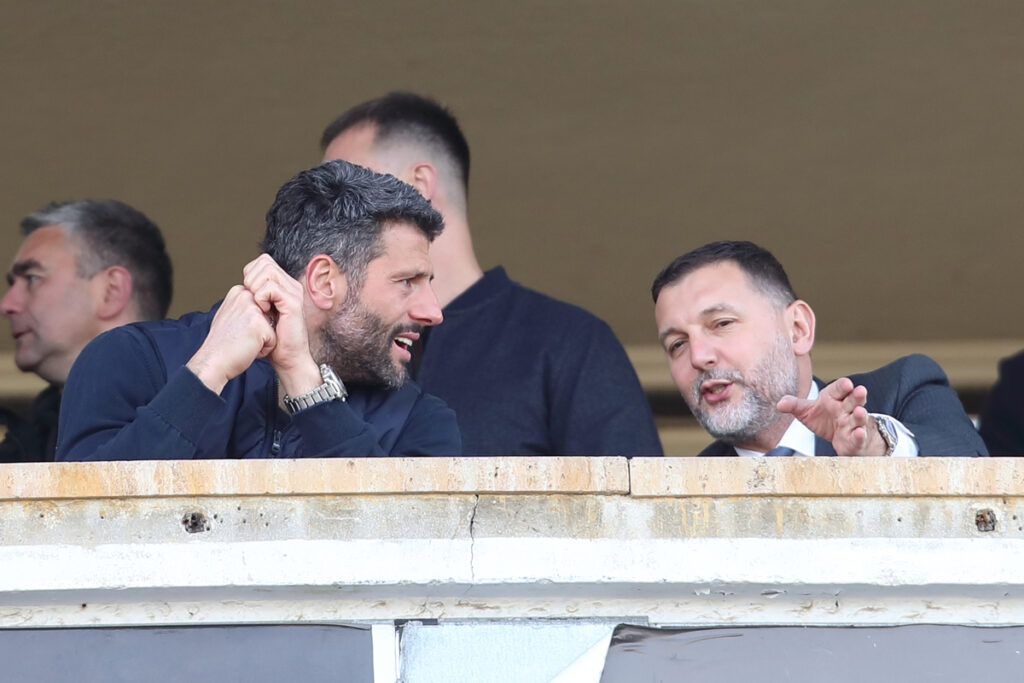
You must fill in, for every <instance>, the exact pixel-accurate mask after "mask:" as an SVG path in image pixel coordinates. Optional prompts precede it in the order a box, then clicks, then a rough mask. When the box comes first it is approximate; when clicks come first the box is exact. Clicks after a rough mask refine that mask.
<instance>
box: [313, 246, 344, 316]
mask: <svg viewBox="0 0 1024 683" xmlns="http://www.w3.org/2000/svg"><path fill="white" fill-rule="evenodd" d="M303 285H304V286H305V288H306V293H307V294H308V295H309V299H310V301H312V302H313V305H314V306H316V307H317V308H319V309H321V310H324V311H329V310H331V309H332V308H334V307H335V306H336V305H338V304H340V303H341V302H342V301H344V300H345V294H346V293H347V292H348V279H347V278H346V277H345V275H344V274H343V273H342V272H341V269H339V268H338V264H337V263H335V262H334V259H332V258H331V257H330V256H328V255H327V254H317V255H316V256H314V257H313V258H311V259H310V260H309V263H307V264H306V271H305V273H304V280H303Z"/></svg>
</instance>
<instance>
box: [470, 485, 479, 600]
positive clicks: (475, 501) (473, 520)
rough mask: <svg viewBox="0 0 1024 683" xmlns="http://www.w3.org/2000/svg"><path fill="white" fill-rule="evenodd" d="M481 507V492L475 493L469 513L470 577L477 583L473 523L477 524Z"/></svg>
mask: <svg viewBox="0 0 1024 683" xmlns="http://www.w3.org/2000/svg"><path fill="white" fill-rule="evenodd" d="M479 507H480V494H479V493H475V494H473V510H472V512H470V513H469V578H470V581H471V582H472V583H476V563H475V560H476V536H475V535H474V533H475V530H474V528H473V525H474V524H476V511H477V508H479Z"/></svg>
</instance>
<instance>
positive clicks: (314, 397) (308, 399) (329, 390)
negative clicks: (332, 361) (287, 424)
mask: <svg viewBox="0 0 1024 683" xmlns="http://www.w3.org/2000/svg"><path fill="white" fill-rule="evenodd" d="M319 370H320V378H321V380H322V381H321V384H320V385H319V386H317V387H315V388H314V389H312V390H310V391H307V392H306V393H304V394H301V395H299V396H294V397H292V396H289V395H288V394H287V393H286V394H285V395H284V397H283V399H282V402H283V403H284V408H285V410H287V411H288V413H289V414H291V415H294V414H295V413H298V412H300V411H302V410H305V409H306V408H312V407H313V406H315V405H319V404H321V403H327V402H330V401H344V400H345V399H346V398H347V397H348V391H347V390H346V389H345V385H344V384H342V382H341V380H340V379H338V376H337V375H336V374H334V370H332V369H331V367H330V366H329V365H321V366H320V367H319Z"/></svg>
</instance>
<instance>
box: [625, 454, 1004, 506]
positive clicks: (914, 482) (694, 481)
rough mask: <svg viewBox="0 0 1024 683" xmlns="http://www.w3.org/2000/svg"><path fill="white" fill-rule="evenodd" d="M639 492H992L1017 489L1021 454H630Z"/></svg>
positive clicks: (901, 495)
mask: <svg viewBox="0 0 1024 683" xmlns="http://www.w3.org/2000/svg"><path fill="white" fill-rule="evenodd" d="M630 492H631V494H632V495H633V496H635V497H646V496H657V497H661V496H773V497H777V496H801V497H807V496H895V497H898V498H905V497H908V496H993V495H1018V496H1019V495H1021V494H1022V493H1024V459H1021V458H787V459H780V458H775V459H772V458H633V459H632V460H631V461H630Z"/></svg>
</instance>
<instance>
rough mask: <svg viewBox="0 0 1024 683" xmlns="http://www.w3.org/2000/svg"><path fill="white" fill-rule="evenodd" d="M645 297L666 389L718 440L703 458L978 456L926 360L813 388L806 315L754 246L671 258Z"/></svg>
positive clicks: (940, 377) (954, 403)
mask: <svg viewBox="0 0 1024 683" xmlns="http://www.w3.org/2000/svg"><path fill="white" fill-rule="evenodd" d="M651 294H652V296H653V298H654V304H655V306H654V316H655V319H656V321H657V325H658V337H659V340H660V341H661V344H662V348H664V350H665V355H666V356H667V358H668V362H669V368H670V370H671V372H672V378H673V379H674V380H675V383H676V386H678V387H679V390H680V392H682V395H683V398H684V399H685V400H686V402H687V404H688V405H689V406H690V409H691V410H692V411H693V414H694V415H695V416H696V417H697V419H698V421H699V422H700V423H701V426H702V427H704V429H706V430H707V431H708V433H709V434H711V436H713V437H714V438H715V439H716V441H715V442H714V443H713V444H711V445H710V446H708V447H707V448H706V449H705V450H704V451H703V452H702V453H701V455H741V456H758V455H770V456H782V455H875V456H885V455H889V456H908V457H911V456H917V455H987V453H986V451H985V446H984V444H983V443H982V441H981V439H980V437H979V436H978V433H977V431H975V429H974V426H973V425H972V424H971V421H970V419H969V418H968V417H967V415H966V414H965V413H964V411H963V407H962V406H961V405H960V401H959V399H958V398H957V396H956V394H955V393H954V392H953V390H952V389H951V388H950V386H949V382H948V380H947V379H946V376H945V374H944V373H943V372H942V369H941V368H940V367H939V366H938V365H937V364H936V363H935V362H934V361H933V360H931V359H930V358H927V357H925V356H922V355H912V356H907V357H905V358H901V359H899V360H897V361H895V362H893V363H891V364H889V365H886V366H885V367H883V368H880V369H878V370H875V371H873V372H869V373H865V374H862V375H851V376H850V377H844V378H842V379H839V380H836V381H834V382H832V383H831V384H828V385H826V384H825V383H824V382H822V381H821V380H818V379H817V378H815V377H814V376H813V372H812V368H811V356H810V353H811V347H812V346H813V345H814V325H815V319H814V311H812V310H811V307H810V306H809V305H808V304H807V302H805V301H803V300H801V299H798V298H797V297H796V294H794V292H793V288H792V287H791V286H790V284H789V278H788V277H787V276H786V272H785V271H784V270H783V268H782V265H781V264H780V263H779V262H778V261H777V260H776V259H775V257H774V256H772V255H771V254H770V253H769V252H768V251H766V250H765V249H762V248H761V247H759V246H757V245H755V244H752V243H751V242H712V243H711V244H706V245H704V246H703V247H700V248H698V249H695V250H693V251H691V252H688V253H686V254H684V255H682V256H680V257H679V258H677V259H675V260H674V261H672V263H670V264H669V265H668V266H667V267H666V268H665V269H664V270H663V271H662V272H661V273H660V274H659V275H658V276H657V277H656V278H655V280H654V284H653V286H652V288H651Z"/></svg>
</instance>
